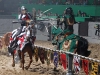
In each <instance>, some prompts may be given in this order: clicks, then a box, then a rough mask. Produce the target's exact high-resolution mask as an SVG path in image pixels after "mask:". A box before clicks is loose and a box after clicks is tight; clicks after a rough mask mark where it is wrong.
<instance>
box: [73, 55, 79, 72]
mask: <svg viewBox="0 0 100 75" xmlns="http://www.w3.org/2000/svg"><path fill="white" fill-rule="evenodd" d="M73 64H74V70H75V72H76V73H78V72H79V71H80V70H81V68H80V57H78V56H74V58H73Z"/></svg>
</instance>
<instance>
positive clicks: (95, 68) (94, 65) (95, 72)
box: [90, 62, 98, 75]
mask: <svg viewBox="0 0 100 75" xmlns="http://www.w3.org/2000/svg"><path fill="white" fill-rule="evenodd" d="M90 66H91V70H90V75H98V62H91V65H90Z"/></svg>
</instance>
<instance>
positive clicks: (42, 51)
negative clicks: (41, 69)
mask: <svg viewBox="0 0 100 75" xmlns="http://www.w3.org/2000/svg"><path fill="white" fill-rule="evenodd" d="M39 50H40V51H39V57H40V61H41V62H42V64H44V63H45V62H44V59H45V58H44V55H45V51H44V49H43V48H40V49H39Z"/></svg>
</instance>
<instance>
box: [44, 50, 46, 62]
mask: <svg viewBox="0 0 100 75" xmlns="http://www.w3.org/2000/svg"><path fill="white" fill-rule="evenodd" d="M44 59H45V61H46V60H47V50H46V49H44Z"/></svg>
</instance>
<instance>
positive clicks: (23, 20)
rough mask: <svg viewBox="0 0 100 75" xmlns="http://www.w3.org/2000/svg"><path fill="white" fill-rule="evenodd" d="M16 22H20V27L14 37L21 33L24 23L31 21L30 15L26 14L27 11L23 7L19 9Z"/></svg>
mask: <svg viewBox="0 0 100 75" xmlns="http://www.w3.org/2000/svg"><path fill="white" fill-rule="evenodd" d="M18 20H19V21H21V27H20V30H19V32H18V33H17V34H16V36H17V35H19V34H20V33H21V32H22V29H23V27H24V26H26V21H27V20H32V15H31V14H30V13H29V12H27V9H26V8H25V7H24V6H22V7H21V14H19V15H18Z"/></svg>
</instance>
